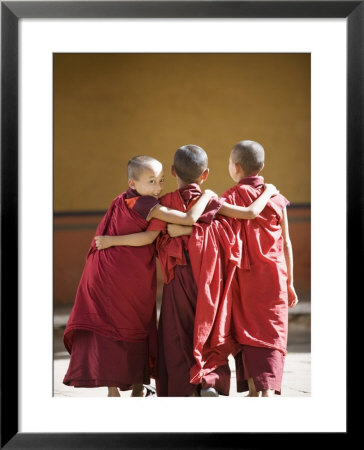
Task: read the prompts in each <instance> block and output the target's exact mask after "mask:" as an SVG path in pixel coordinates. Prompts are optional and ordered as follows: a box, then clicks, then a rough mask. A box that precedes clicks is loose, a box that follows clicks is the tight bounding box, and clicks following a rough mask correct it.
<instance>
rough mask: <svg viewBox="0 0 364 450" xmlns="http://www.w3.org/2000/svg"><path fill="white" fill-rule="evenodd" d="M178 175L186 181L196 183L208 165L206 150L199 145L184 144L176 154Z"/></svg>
mask: <svg viewBox="0 0 364 450" xmlns="http://www.w3.org/2000/svg"><path fill="white" fill-rule="evenodd" d="M173 167H174V170H175V172H176V175H177V176H178V177H179V178H180V179H181V180H182V181H184V182H185V183H194V182H195V181H196V180H198V178H199V177H200V176H201V175H202V174H203V172H204V171H205V170H206V169H207V167H208V158H207V154H206V152H205V150H204V149H203V148H201V147H199V146H198V145H184V146H183V147H180V148H179V149H178V150H177V151H176V153H175V154H174V160H173Z"/></svg>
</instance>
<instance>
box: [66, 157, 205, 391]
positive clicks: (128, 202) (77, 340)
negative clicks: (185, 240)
mask: <svg viewBox="0 0 364 450" xmlns="http://www.w3.org/2000/svg"><path fill="white" fill-rule="evenodd" d="M163 183H164V173H163V167H162V164H161V163H160V162H159V161H157V160H155V159H154V158H151V157H149V156H137V157H135V158H132V159H131V160H130V161H129V163H128V184H129V189H128V190H127V191H126V192H123V193H122V194H121V195H119V196H118V197H117V198H116V199H115V200H114V201H113V202H112V204H111V206H110V207H109V209H108V211H107V213H106V215H105V216H104V218H103V219H102V221H101V223H100V224H99V226H98V227H97V231H96V234H97V235H101V234H106V233H107V234H110V235H113V234H114V235H118V234H130V233H136V232H140V231H144V230H148V225H149V221H150V220H151V219H152V218H158V219H160V220H166V221H169V222H173V223H180V224H183V223H184V224H186V225H187V224H192V223H194V222H195V221H196V220H197V219H198V217H199V216H200V215H201V214H202V212H203V211H204V209H205V206H206V205H207V203H208V202H209V200H210V198H211V196H212V195H214V193H213V192H212V191H209V192H207V193H205V194H203V195H202V196H201V198H200V200H199V201H198V202H197V203H196V204H195V205H194V207H193V208H191V209H190V210H189V211H187V212H186V211H183V212H181V211H175V210H171V209H169V208H167V207H165V206H162V205H161V204H160V203H159V201H158V198H159V196H160V194H161V192H162V189H163ZM146 233H147V234H148V231H146ZM153 233H154V232H153ZM126 238H127V236H126ZM137 245H138V244H137ZM155 269H156V267H155V249H154V246H153V245H147V246H143V247H138V248H130V247H114V248H112V249H110V250H109V251H108V252H107V253H105V252H98V251H97V249H96V245H95V242H94V241H93V242H92V244H91V247H90V249H89V252H88V255H87V258H86V264H85V268H84V271H83V274H82V277H81V281H80V283H79V286H78V290H77V294H76V300H75V304H74V306H73V309H72V312H71V315H70V317H69V320H68V323H67V326H66V329H65V333H64V345H65V347H66V349H67V350H68V352H69V353H70V354H71V358H70V364H69V368H68V371H67V373H66V375H65V377H64V381H63V382H64V384H66V385H69V386H75V387H99V386H107V387H108V396H109V397H116V396H118V397H120V393H119V389H120V390H129V389H131V388H132V396H146V395H149V394H150V393H151V389H146V387H145V386H144V385H145V384H149V382H150V367H149V366H151V367H153V364H154V362H155V361H154V360H155V354H156V347H157V341H156V339H157V338H156V314H155V313H156V308H155V298H156V270H155Z"/></svg>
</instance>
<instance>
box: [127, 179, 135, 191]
mask: <svg viewBox="0 0 364 450" xmlns="http://www.w3.org/2000/svg"><path fill="white" fill-rule="evenodd" d="M128 186H129V187H130V188H131V189H135V183H134V180H132V179H129V180H128Z"/></svg>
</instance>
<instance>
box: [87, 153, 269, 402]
mask: <svg viewBox="0 0 364 450" xmlns="http://www.w3.org/2000/svg"><path fill="white" fill-rule="evenodd" d="M207 163H208V160H207V155H206V153H205V152H204V150H203V149H202V148H201V147H198V146H194V145H189V146H184V147H181V148H180V149H178V150H177V152H176V154H175V157H174V163H173V166H172V174H173V175H174V176H176V177H177V183H178V187H179V189H177V190H176V191H174V192H172V193H170V194H166V195H165V196H164V197H162V198H161V199H160V202H161V204H163V205H165V206H168V207H171V208H175V209H179V210H181V211H186V210H188V209H189V208H190V207H191V206H192V205H193V204H194V202H195V201H196V200H198V198H200V196H201V190H200V184H201V183H203V182H204V181H205V180H206V178H207V176H208V173H209V171H208V166H207ZM275 192H276V189H275V188H274V187H272V186H269V188H268V189H266V192H265V193H264V195H262V196H261V198H259V199H258V200H257V201H256V202H255V204H254V205H250V207H248V208H245V207H243V208H239V207H236V206H232V205H228V204H225V203H223V201H222V200H221V199H212V200H211V201H210V203H209V205H208V206H207V207H206V209H205V211H204V214H203V215H202V216H201V217H200V219H199V225H198V229H196V232H195V233H192V235H191V237H190V238H189V237H187V236H184V237H183V238H178V239H171V238H170V237H169V236H168V234H166V223H165V222H161V221H158V220H153V221H151V224H150V228H151V229H153V228H154V229H156V230H157V231H158V232H159V231H162V232H163V234H162V235H161V236H160V237H158V239H157V243H156V245H157V250H158V256H159V260H160V263H161V267H162V272H163V275H164V280H165V284H164V288H163V298H162V308H161V313H160V319H159V325H158V334H159V354H158V378H157V392H158V395H159V396H194V395H199V390H200V389H196V384H199V383H201V385H200V388H201V395H202V396H205V395H206V396H211V395H213V396H217V395H218V393H219V392H220V393H222V394H224V395H228V392H229V387H230V369H229V366H228V360H227V356H228V354H229V353H230V351H231V349H232V347H233V346H234V344H235V343H234V342H233V340H232V339H231V336H230V310H229V308H230V307H231V303H230V304H229V299H228V297H227V293H228V292H229V289H228V287H229V284H230V282H231V279H232V275H233V273H234V270H235V265H236V263H237V261H238V260H239V257H240V246H239V241H238V239H236V235H235V233H234V232H233V230H232V228H231V226H230V222H229V221H228V220H227V219H224V218H222V217H221V216H220V220H213V219H214V217H215V215H216V213H217V212H218V211H219V213H220V214H224V215H226V216H230V217H239V218H247V217H250V218H253V217H256V215H257V214H258V213H259V212H260V211H261V210H262V209H263V208H264V206H265V204H266V203H267V201H268V199H269V197H270V196H271V195H272V194H274V193H275ZM141 234H143V233H141ZM122 238H123V236H120V237H115V236H112V237H107V236H103V237H100V238H96V239H97V240H98V248H105V246H110V245H123V243H124V242H123V240H122ZM130 245H132V244H130ZM196 361H197V362H196ZM190 372H191V374H190ZM190 379H191V380H190ZM191 381H192V382H191Z"/></svg>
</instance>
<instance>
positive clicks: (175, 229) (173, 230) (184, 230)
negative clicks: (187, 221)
mask: <svg viewBox="0 0 364 450" xmlns="http://www.w3.org/2000/svg"><path fill="white" fill-rule="evenodd" d="M192 230H193V226H192V227H190V226H187V225H177V224H175V223H169V224H168V225H167V231H168V234H169V235H170V236H171V237H172V238H173V237H179V236H189V235H190V234H191V233H192Z"/></svg>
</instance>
